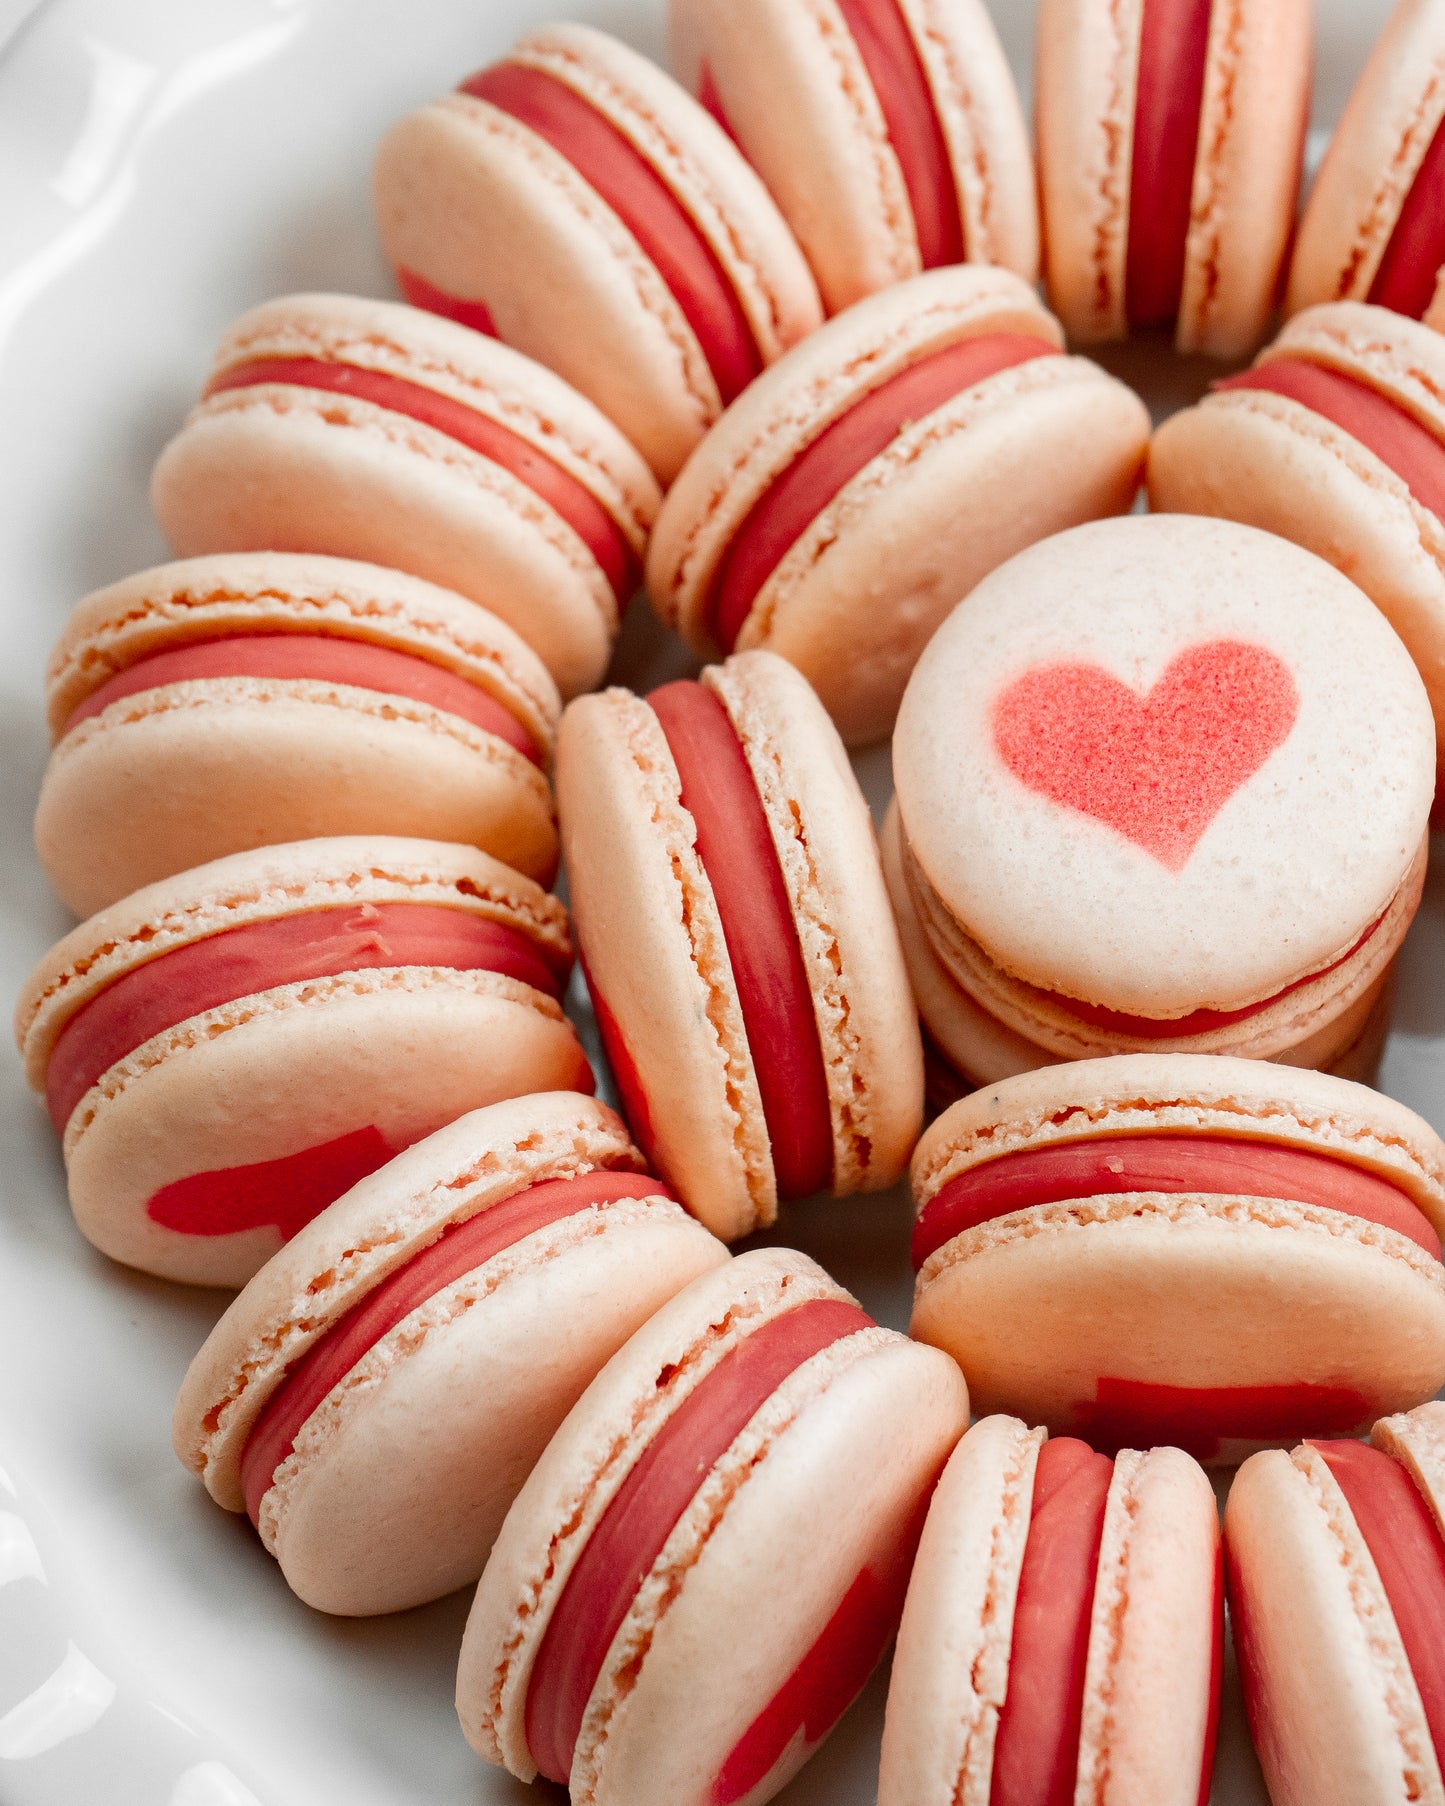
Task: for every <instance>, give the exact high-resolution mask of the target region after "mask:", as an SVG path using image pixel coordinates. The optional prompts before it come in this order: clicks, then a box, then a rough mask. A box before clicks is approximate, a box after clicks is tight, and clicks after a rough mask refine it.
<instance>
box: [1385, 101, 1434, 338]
mask: <svg viewBox="0 0 1445 1806" xmlns="http://www.w3.org/2000/svg"><path fill="white" fill-rule="evenodd" d="M1441 264H1445V120H1442V121H1441V123H1440V125H1439V126H1438V127H1437V128H1436V132H1435V136H1434V137H1433V138H1432V139H1431V140H1430V148H1429V150H1427V151H1426V152H1425V157H1424V160H1423V162H1422V163H1421V165H1420V168H1419V170H1418V172H1417V174H1416V176H1415V180H1414V181H1413V182H1412V183H1411V185H1410V192H1409V193H1408V194H1407V195H1406V196H1405V204H1404V205H1403V206H1402V207H1401V209H1400V217H1399V218H1398V219H1397V220H1396V221H1395V229H1394V231H1393V232H1392V233H1391V234H1390V241H1389V243H1388V244H1387V245H1386V246H1385V255H1384V256H1383V257H1382V258H1381V259H1380V267H1379V269H1377V270H1376V271H1375V280H1374V281H1373V282H1372V283H1371V284H1370V293H1369V299H1370V300H1371V301H1374V302H1377V303H1378V304H1379V306H1381V307H1390V308H1393V309H1394V310H1395V312H1396V313H1397V314H1408V315H1409V317H1410V318H1411V319H1412V320H1418V319H1420V318H1421V316H1422V315H1423V314H1424V312H1425V310H1426V309H1427V308H1428V307H1429V305H1430V303H1431V301H1433V300H1434V298H1435V282H1436V278H1437V277H1438V276H1439V274H1440V266H1441Z"/></svg>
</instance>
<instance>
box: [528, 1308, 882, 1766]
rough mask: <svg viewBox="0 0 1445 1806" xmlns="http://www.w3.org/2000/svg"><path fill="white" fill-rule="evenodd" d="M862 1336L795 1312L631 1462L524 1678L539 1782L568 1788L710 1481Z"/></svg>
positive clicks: (860, 1321) (751, 1339) (725, 1368)
mask: <svg viewBox="0 0 1445 1806" xmlns="http://www.w3.org/2000/svg"><path fill="white" fill-rule="evenodd" d="M872 1327H873V1320H872V1318H870V1317H868V1316H867V1315H866V1314H865V1313H864V1312H863V1311H861V1310H859V1308H858V1307H857V1305H855V1304H851V1303H847V1302H845V1301H844V1300H842V1299H836V1300H835V1299H814V1300H812V1301H810V1302H808V1303H806V1304H800V1305H796V1306H795V1307H794V1308H793V1309H792V1310H790V1311H786V1312H785V1313H784V1314H783V1315H782V1316H779V1317H775V1318H773V1319H772V1321H771V1322H769V1323H765V1324H763V1325H762V1326H761V1327H759V1328H758V1329H755V1330H754V1331H753V1332H752V1333H751V1334H750V1335H748V1336H745V1337H744V1338H743V1339H742V1340H741V1341H739V1342H737V1343H736V1344H735V1345H734V1346H733V1347H732V1348H731V1349H729V1351H728V1352H727V1354H725V1355H724V1356H723V1357H722V1359H721V1360H719V1361H718V1363H717V1365H716V1366H715V1367H714V1368H713V1369H712V1371H711V1372H710V1373H709V1374H708V1375H707V1376H706V1378H705V1379H703V1380H701V1381H699V1383H698V1384H697V1385H696V1386H695V1387H694V1388H693V1390H692V1391H691V1392H690V1393H689V1394H688V1396H687V1397H686V1398H685V1399H684V1400H683V1401H682V1403H681V1404H680V1405H679V1406H678V1407H677V1409H676V1410H675V1411H674V1412H673V1413H672V1415H671V1416H670V1417H669V1418H668V1419H667V1421H666V1423H665V1424H664V1425H663V1426H662V1428H661V1429H660V1430H659V1431H658V1432H657V1434H656V1435H655V1436H654V1437H653V1439H652V1441H651V1442H650V1443H649V1444H648V1446H647V1447H646V1448H645V1449H644V1450H643V1452H642V1454H641V1455H640V1456H639V1457H638V1459H637V1461H636V1462H635V1463H634V1465H633V1467H632V1470H631V1472H630V1473H629V1474H628V1475H627V1477H626V1479H625V1480H624V1481H623V1482H622V1484H621V1486H619V1487H618V1489H617V1491H616V1493H615V1494H614V1495H613V1497H612V1500H611V1502H610V1503H609V1505H608V1506H607V1509H606V1510H605V1511H604V1512H603V1514H602V1516H601V1518H600V1519H599V1520H598V1523H597V1525H596V1528H595V1529H594V1530H593V1531H592V1534H591V1536H589V1537H588V1539H587V1543H586V1546H585V1547H584V1548H583V1550H582V1551H581V1553H580V1555H579V1556H578V1558H577V1561H576V1564H575V1566H574V1567H573V1569H572V1572H571V1574H570V1575H569V1576H568V1578H567V1581H566V1584H565V1585H564V1587H563V1588H562V1592H561V1596H560V1597H559V1598H558V1600H557V1604H556V1606H555V1607H554V1609H553V1612H552V1617H551V1620H550V1622H549V1623H548V1625H547V1628H546V1631H545V1632H544V1634H543V1636H542V1641H541V1644H540V1646H539V1648H538V1650H537V1657H536V1661H535V1662H534V1664H533V1667H532V1678H531V1683H530V1685H529V1687H528V1689H527V1704H526V1728H527V1744H528V1747H529V1748H530V1750H531V1752H532V1760H533V1761H534V1762H535V1763H536V1764H537V1766H538V1768H539V1769H540V1770H541V1772H542V1773H543V1774H544V1775H546V1776H547V1777H548V1779H549V1780H552V1781H557V1782H560V1783H561V1784H562V1785H563V1786H565V1785H566V1783H567V1778H568V1775H569V1774H570V1773H571V1769H572V1755H573V1751H574V1750H575V1749H576V1747H577V1738H578V1734H579V1733H580V1731H581V1729H582V1720H583V1718H584V1716H585V1714H586V1711H587V1702H588V1700H589V1699H590V1698H591V1696H592V1690H593V1688H594V1687H595V1686H596V1684H597V1678H598V1676H599V1675H600V1674H601V1672H602V1665H603V1662H604V1661H605V1660H606V1657H607V1651H608V1649H609V1648H610V1647H611V1644H612V1640H613V1638H614V1637H615V1636H616V1635H617V1632H618V1630H619V1628H620V1627H621V1624H622V1621H623V1619H624V1618H625V1617H626V1616H627V1613H628V1611H629V1610H630V1608H631V1606H632V1602H633V1600H634V1598H635V1597H636V1595H637V1591H638V1588H639V1587H640V1586H641V1585H642V1583H643V1581H644V1580H646V1578H647V1576H648V1574H649V1573H650V1572H651V1571H652V1568H653V1566H654V1564H655V1563H656V1561H657V1559H658V1557H659V1556H660V1555H661V1553H662V1550H663V1546H664V1544H665V1543H666V1542H667V1539H668V1537H669V1536H670V1535H671V1534H672V1531H673V1529H674V1528H675V1527H676V1525H677V1523H678V1520H679V1519H680V1518H681V1517H682V1515H683V1513H684V1512H685V1511H686V1510H687V1508H688V1506H689V1505H690V1504H691V1503H692V1501H693V1498H694V1497H695V1495H696V1493H697V1491H698V1489H699V1487H700V1486H701V1485H702V1483H703V1482H704V1480H705V1479H706V1478H707V1476H708V1474H709V1472H710V1471H711V1470H712V1468H713V1467H714V1465H715V1464H716V1463H717V1462H718V1461H719V1460H721V1458H722V1457H723V1455H725V1454H726V1453H727V1451H728V1449H729V1448H730V1447H731V1446H732V1443H733V1442H734V1441H735V1439H736V1438H737V1437H738V1436H739V1435H740V1434H741V1433H742V1431H743V1430H744V1429H745V1428H746V1426H747V1424H748V1423H749V1422H750V1421H751V1420H752V1418H753V1417H754V1416H755V1415H756V1414H757V1412H758V1411H759V1410H760V1409H761V1408H762V1406H763V1405H764V1404H765V1403H766V1402H767V1400H768V1399H769V1398H771V1397H772V1395H773V1393H774V1392H776V1391H777V1389H778V1387H779V1386H781V1385H782V1384H783V1382H784V1381H785V1380H786V1379H787V1378H788V1376H789V1375H790V1374H792V1373H794V1372H796V1370H797V1369H798V1368H799V1367H801V1366H802V1365H803V1363H804V1362H805V1361H807V1360H810V1359H811V1358H812V1357H813V1356H814V1355H816V1354H819V1353H821V1352H822V1350H823V1349H825V1348H829V1347H831V1346H832V1345H833V1343H835V1342H839V1341H841V1340H842V1339H843V1338H844V1337H845V1336H852V1335H856V1334H857V1333H858V1331H859V1330H863V1329H870V1328H872Z"/></svg>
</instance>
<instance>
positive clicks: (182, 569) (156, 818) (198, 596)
mask: <svg viewBox="0 0 1445 1806" xmlns="http://www.w3.org/2000/svg"><path fill="white" fill-rule="evenodd" d="M47 675H48V686H47V687H48V690H49V714H50V726H51V733H52V736H53V738H54V741H55V747H54V751H53V752H52V753H51V756H50V764H49V765H48V767H47V768H46V773H45V780H44V783H43V784H42V785H41V790H40V802H39V806H38V809H37V812H36V818H35V840H36V846H37V848H38V850H39V853H40V863H41V864H42V865H43V866H44V868H45V873H46V876H47V877H48V878H49V879H50V882H51V883H52V884H53V885H54V886H55V888H56V890H57V891H58V892H59V893H60V895H61V897H62V898H63V899H64V901H65V902H66V903H67V904H69V906H70V907H71V908H72V909H73V910H74V911H75V912H76V914H77V915H90V914H92V913H93V912H94V911H95V910H97V909H103V908H105V906H106V905H107V904H109V903H114V902H115V901H116V900H117V899H118V898H120V897H123V896H125V895H126V893H127V892H128V891H133V890H139V889H140V887H141V886H142V885H143V884H150V883H153V882H154V881H155V880H156V879H158V878H165V877H168V876H169V875H170V874H171V873H172V872H179V871H184V870H185V869H186V868H187V867H188V866H193V865H203V864H205V863H206V862H207V861H208V860H211V859H219V858H221V857H222V856H224V855H225V854H227V853H239V852H243V851H245V850H246V849H248V848H250V847H255V846H264V845H266V844H268V843H274V842H278V841H287V840H306V839H310V838H313V837H315V836H318V835H327V834H366V833H372V834H398V833H408V834H412V835H424V836H426V837H427V838H429V839H437V840H449V841H461V842H470V843H471V844H472V845H475V846H479V847H480V848H481V849H482V850H483V851H484V852H487V853H491V854H493V855H494V856H495V857H496V858H498V859H501V860H502V861H503V862H504V863H506V864H507V865H510V866H513V867H514V868H515V869H516V870H517V871H520V872H524V873H525V874H526V875H527V876H528V877H529V878H536V879H537V880H539V881H540V882H541V883H543V884H548V883H550V882H551V880H552V878H553V876H554V875H555V873H556V870H557V825H556V812H555V810H554V808H553V806H552V793H551V788H550V786H549V784H548V782H547V776H546V774H547V770H548V768H549V766H550V764H551V754H552V744H553V740H554V737H555V734H556V727H557V719H558V717H559V715H560V714H561V708H562V705H561V702H560V700H559V698H558V695H557V686H556V685H555V684H554V683H553V682H552V679H551V678H550V676H548V674H547V668H546V666H545V665H544V664H543V663H542V661H541V660H540V659H539V658H538V657H537V655H536V653H534V652H533V651H532V650H531V648H530V647H528V646H527V645H526V643H525V642H524V641H523V640H521V639H520V638H519V637H518V636H517V635H516V634H515V633H514V632H513V631H512V629H511V628H509V627H508V626H507V625H506V624H505V623H504V622H502V621H499V620H498V619H496V617H495V616H493V615H491V614H489V613H488V612H487V611H486V610H485V609H482V608H479V607H478V606H477V605H476V603H474V602H468V601H467V600H466V599H465V598H463V597H461V596H458V595H456V594H454V593H453V592H451V591H449V590H441V589H437V588H436V587H434V586H433V585H432V584H429V583H423V582H421V581H420V580H419V579H418V578H415V577H407V576H404V575H403V574H402V573H401V572H399V571H388V570H383V569H381V567H380V566H378V565H369V564H354V563H352V562H350V561H349V560H345V559H340V558H318V557H306V556H303V555H300V554H297V553H286V552H233V553H227V554H222V555H219V556H216V557H212V558H194V559H187V560H184V561H182V562H181V563H179V564H169V565H162V566H161V567H160V568H159V569H156V570H149V571H141V572H139V573H138V574H137V575H136V576H134V577H129V578H126V579H125V580H124V581H123V582H120V583H113V584H111V585H110V586H109V588H107V589H103V590H97V591H96V592H95V593H94V594H93V595H90V596H87V597H85V599H84V600H83V601H82V602H80V603H78V604H77V606H76V608H75V611H74V613H73V614H72V615H71V617H70V620H69V621H68V622H67V624H66V627H65V631H64V632H63V633H62V634H61V636H60V641H59V644H58V645H57V646H56V648H55V651H54V653H53V654H52V655H51V659H50V666H49V671H48V674H47Z"/></svg>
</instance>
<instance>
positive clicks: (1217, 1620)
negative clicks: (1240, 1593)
mask: <svg viewBox="0 0 1445 1806" xmlns="http://www.w3.org/2000/svg"><path fill="white" fill-rule="evenodd" d="M1209 1622H1210V1627H1211V1628H1210V1652H1209V1705H1208V1716H1207V1717H1206V1719H1205V1721H1204V1753H1203V1755H1202V1757H1201V1759H1200V1763H1199V1793H1198V1795H1197V1796H1196V1806H1209V1795H1210V1791H1211V1788H1212V1786H1213V1783H1214V1752H1215V1750H1216V1749H1217V1748H1218V1745H1219V1708H1220V1705H1221V1703H1222V1700H1223V1681H1224V1546H1223V1544H1222V1543H1221V1544H1220V1546H1219V1548H1218V1549H1217V1550H1216V1551H1215V1555H1214V1611H1213V1614H1212V1616H1211V1618H1210V1621H1209Z"/></svg>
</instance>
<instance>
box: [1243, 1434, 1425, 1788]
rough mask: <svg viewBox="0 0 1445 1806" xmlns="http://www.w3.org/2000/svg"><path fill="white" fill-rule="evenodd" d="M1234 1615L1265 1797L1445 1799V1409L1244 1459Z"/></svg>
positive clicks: (1246, 1695) (1245, 1695) (1245, 1690)
mask: <svg viewBox="0 0 1445 1806" xmlns="http://www.w3.org/2000/svg"><path fill="white" fill-rule="evenodd" d="M1224 1540H1225V1559H1226V1565H1227V1568H1228V1573H1229V1611H1230V1618H1231V1620H1232V1623H1233V1629H1234V1643H1235V1648H1236V1649H1237V1650H1238V1652H1239V1667H1240V1676H1241V1679H1242V1681H1243V1683H1244V1701H1245V1706H1246V1709H1247V1711H1248V1714H1249V1725H1250V1730H1251V1732H1252V1733H1253V1736H1254V1745H1255V1748H1256V1749H1257V1750H1258V1752H1259V1759H1260V1764H1261V1766H1262V1767H1263V1769H1264V1774H1265V1779H1266V1781H1267V1782H1268V1783H1269V1797H1270V1799H1271V1800H1273V1801H1274V1803H1275V1806H1404V1803H1405V1802H1407V1801H1419V1802H1421V1806H1424V1803H1425V1802H1429V1806H1439V1802H1440V1801H1441V1800H1445V1646H1442V1642H1441V1637H1440V1625H1441V1622H1442V1620H1445V1405H1440V1404H1428V1405H1422V1406H1420V1408H1419V1409H1418V1410H1416V1411H1411V1412H1409V1413H1408V1414H1405V1415H1402V1416H1398V1417H1387V1418H1384V1419H1382V1420H1381V1421H1380V1422H1379V1423H1377V1424H1376V1425H1375V1427H1374V1429H1373V1430H1372V1431H1371V1432H1370V1440H1369V1442H1368V1443H1362V1442H1318V1443H1309V1442H1307V1443H1305V1444H1304V1445H1303V1447H1301V1448H1297V1449H1293V1450H1291V1451H1290V1453H1289V1454H1287V1455H1286V1454H1283V1453H1277V1452H1271V1453H1268V1454H1260V1455H1256V1456H1254V1457H1253V1459H1252V1460H1250V1461H1247V1462H1246V1463H1245V1465H1244V1466H1243V1467H1242V1468H1241V1469H1240V1471H1239V1474H1238V1476H1237V1477H1236V1479H1235V1482H1234V1485H1233V1486H1232V1487H1231V1488H1230V1492H1229V1500H1228V1503H1227V1504H1226V1506H1225V1512H1224Z"/></svg>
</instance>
